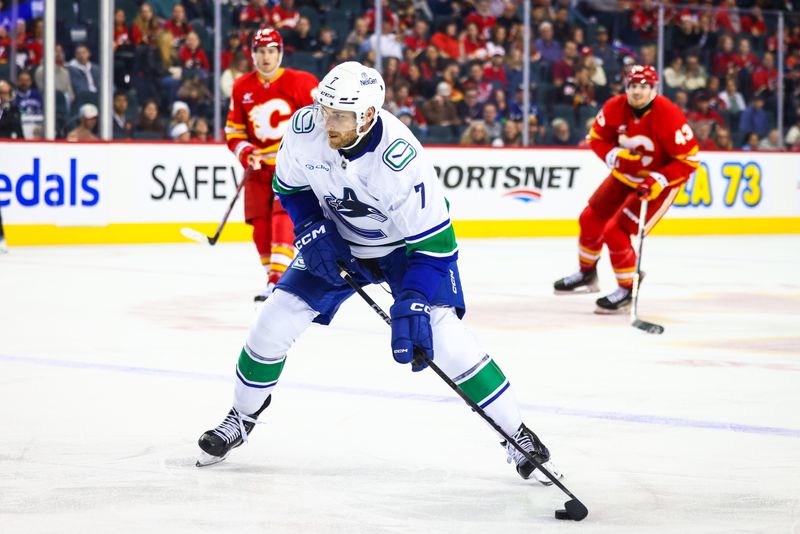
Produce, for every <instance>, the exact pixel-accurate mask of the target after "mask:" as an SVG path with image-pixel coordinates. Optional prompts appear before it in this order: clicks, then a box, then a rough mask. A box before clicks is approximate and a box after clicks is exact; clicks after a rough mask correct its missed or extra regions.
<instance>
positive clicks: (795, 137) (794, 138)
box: [784, 111, 800, 150]
mask: <svg viewBox="0 0 800 534" xmlns="http://www.w3.org/2000/svg"><path fill="white" fill-rule="evenodd" d="M784 142H785V143H786V146H787V147H790V148H791V149H792V150H794V149H795V148H794V147H795V145H797V144H798V143H800V113H798V112H797V111H795V122H794V124H792V126H791V127H790V128H789V131H787V132H786V137H784Z"/></svg>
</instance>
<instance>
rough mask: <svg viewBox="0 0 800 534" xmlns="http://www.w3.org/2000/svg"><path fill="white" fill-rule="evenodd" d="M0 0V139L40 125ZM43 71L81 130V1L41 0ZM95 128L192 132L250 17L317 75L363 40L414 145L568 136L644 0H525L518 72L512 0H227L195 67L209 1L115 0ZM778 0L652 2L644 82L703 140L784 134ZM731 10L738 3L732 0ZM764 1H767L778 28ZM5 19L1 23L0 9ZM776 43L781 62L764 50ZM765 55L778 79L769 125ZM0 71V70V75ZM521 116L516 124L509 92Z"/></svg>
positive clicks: (89, 109)
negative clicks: (216, 66) (47, 34)
mask: <svg viewBox="0 0 800 534" xmlns="http://www.w3.org/2000/svg"><path fill="white" fill-rule="evenodd" d="M4 3H5V4H8V2H7V1H5V2H4V0H0V106H1V107H2V109H3V111H2V115H0V137H14V136H16V137H22V135H23V134H22V133H21V132H22V128H21V126H20V124H22V125H24V124H32V125H33V127H32V128H29V129H28V130H27V131H26V132H25V136H26V137H28V138H37V137H40V136H41V128H40V127H37V126H36V125H37V124H40V122H38V123H37V118H39V121H40V119H41V115H42V95H41V92H40V90H39V89H38V88H41V87H42V78H43V75H42V74H43V73H42V67H41V61H42V56H43V31H44V30H43V28H44V25H43V22H42V19H41V18H40V17H32V18H29V19H27V20H20V21H19V24H18V26H17V28H16V30H17V31H16V35H17V58H16V59H17V64H18V67H19V69H18V70H17V77H16V79H15V80H8V77H7V73H8V72H9V69H8V62H9V61H10V60H11V58H9V57H8V51H9V40H10V32H9V28H8V27H7V26H8V18H7V17H6V18H5V19H4V18H3V16H4V14H5V13H6V12H7V9H6V10H5V11H4V7H3V4H4ZM57 4H58V6H59V7H58V10H59V13H58V14H57V30H58V31H57V41H58V44H57V45H56V48H55V50H54V53H55V61H56V72H55V85H56V89H57V98H56V108H57V109H56V116H57V122H58V124H57V126H58V128H57V129H58V135H59V137H61V138H66V139H70V140H85V139H94V138H96V136H97V116H98V111H99V112H102V110H98V108H99V107H100V106H99V104H98V99H97V95H98V89H99V85H100V83H99V82H100V80H99V77H100V70H99V68H98V66H97V63H96V61H95V58H96V56H97V55H98V54H97V35H98V31H97V24H98V23H97V19H98V16H99V13H98V5H99V0H94V1H92V0H81V1H78V0H76V1H71V0H63V1H62V0H59V2H58V3H57ZM116 6H117V8H116V12H115V14H114V68H113V71H114V90H115V94H114V103H113V126H114V137H115V138H117V139H172V140H175V141H192V140H195V141H197V140H199V141H206V140H211V139H213V133H211V134H210V133H209V129H210V122H211V120H212V118H213V114H214V105H215V103H214V101H213V87H214V83H217V82H218V83H219V84H220V91H221V94H222V97H223V100H224V101H223V102H220V103H218V105H219V106H220V109H221V111H222V113H223V117H224V114H225V111H226V110H227V104H228V101H227V99H228V98H230V94H231V89H232V86H233V82H234V80H235V79H236V78H237V77H239V76H241V75H242V74H244V73H246V72H249V71H250V69H251V68H252V66H251V59H250V51H249V50H248V43H249V40H250V35H251V34H252V32H253V31H254V30H256V29H258V28H259V27H262V26H264V25H269V26H272V27H275V28H277V29H278V30H279V31H280V32H281V34H282V36H283V38H284V44H285V53H284V66H287V67H293V68H299V69H303V70H308V71H310V72H313V73H314V74H316V75H317V76H318V77H320V78H321V77H322V76H323V75H324V74H325V73H326V72H327V71H328V69H329V68H330V67H331V66H332V65H334V64H336V63H339V62H341V61H345V60H350V59H357V60H359V61H362V62H364V63H366V64H369V65H372V66H374V65H375V63H376V57H377V51H380V57H381V59H382V61H381V69H382V73H383V76H384V79H385V80H386V83H387V95H386V103H385V106H384V107H385V109H386V110H387V111H388V112H391V113H393V114H395V115H396V116H398V117H399V118H400V119H401V120H403V121H404V122H405V123H406V124H407V125H408V126H409V127H410V128H411V129H412V130H413V131H414V132H415V133H416V134H417V135H418V136H419V138H420V139H421V140H422V141H423V142H425V143H429V144H463V145H486V146H521V145H522V139H523V130H526V131H527V132H528V136H529V139H530V144H531V145H548V146H575V145H579V144H581V143H582V142H583V139H584V137H585V135H586V132H587V131H588V127H589V125H590V124H591V121H592V120H593V118H594V116H595V115H596V113H597V111H598V109H599V107H601V106H602V104H603V102H604V101H605V100H606V99H607V98H609V97H610V96H613V95H616V94H620V93H622V92H624V83H623V80H624V73H625V69H626V67H627V66H628V65H631V64H634V63H649V64H654V65H655V64H656V57H657V50H656V39H657V29H658V24H659V22H658V9H657V5H656V4H655V3H654V2H652V0H641V1H618V2H616V5H613V3H608V2H599V1H580V2H577V3H575V2H572V1H571V0H534V1H533V2H532V6H531V18H532V24H531V31H532V42H531V43H530V52H531V55H530V58H529V60H530V66H531V68H530V72H531V83H530V86H529V87H526V86H525V85H524V84H523V64H524V62H525V60H526V58H524V57H523V50H524V47H523V44H524V43H523V28H522V2H521V0H382V14H383V16H382V20H381V21H380V28H381V34H380V37H378V36H377V34H376V33H375V27H376V24H377V23H378V22H377V21H376V12H375V9H374V5H373V3H372V2H370V1H362V0H227V1H226V2H224V3H223V5H222V8H223V9H222V13H223V20H222V22H223V35H224V37H225V38H224V39H223V52H222V54H221V56H220V57H219V61H220V69H221V72H222V76H221V79H220V80H218V81H217V80H214V79H213V70H212V66H213V62H214V61H215V60H216V58H214V57H213V53H212V50H213V11H214V10H213V2H212V1H211V0H152V1H149V2H148V1H142V0H117V2H116ZM793 7H794V6H792V4H791V2H785V3H784V2H779V1H777V0H749V1H743V2H742V1H740V2H736V1H735V0H694V1H693V2H690V3H689V4H688V5H677V4H673V5H670V6H669V7H668V8H667V9H665V12H664V29H665V32H664V36H665V41H664V57H665V67H666V68H665V69H664V71H663V72H662V73H661V83H662V86H661V92H662V93H663V94H665V95H666V96H668V97H669V98H670V99H672V100H673V101H675V102H676V103H677V104H678V105H679V106H680V107H681V108H682V109H683V110H684V112H685V113H686V115H687V117H688V118H689V121H690V123H691V125H692V127H693V129H694V132H695V134H696V135H697V137H698V140H699V141H700V145H701V148H705V149H714V148H717V149H732V148H744V149H758V150H777V149H779V147H780V145H781V140H782V139H783V141H784V143H785V145H786V147H787V148H789V149H795V150H800V19H798V18H797V17H795V16H794V13H796V12H797V10H796V9H794V10H793V9H792V8H793ZM737 8H745V9H748V11H746V12H745V11H740V10H739V9H737ZM773 10H785V12H786V17H785V26H784V34H783V35H781V36H779V35H778V31H777V20H778V19H777V17H776V16H775V15H774V12H773ZM765 11H766V12H768V13H769V15H765V14H764V12H765ZM4 20H5V24H4ZM781 45H782V46H783V49H784V53H785V63H784V65H778V64H777V50H778V47H779V46H781ZM778 69H782V70H783V72H784V78H785V98H784V102H783V104H784V117H783V118H784V125H785V126H784V131H783V132H780V131H778V130H777V120H776V118H777V109H778V102H777V94H778V93H777V81H778ZM4 73H5V76H4ZM526 91H528V94H529V97H530V98H529V105H530V108H529V110H528V112H529V118H528V123H527V124H523V122H522V120H523V116H524V114H523V106H524V96H525V92H526Z"/></svg>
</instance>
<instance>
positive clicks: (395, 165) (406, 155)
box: [383, 139, 417, 172]
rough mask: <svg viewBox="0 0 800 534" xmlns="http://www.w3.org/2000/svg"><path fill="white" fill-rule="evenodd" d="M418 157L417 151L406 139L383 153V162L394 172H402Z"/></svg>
mask: <svg viewBox="0 0 800 534" xmlns="http://www.w3.org/2000/svg"><path fill="white" fill-rule="evenodd" d="M415 157H417V149H415V148H414V147H413V146H411V143H409V142H408V141H406V140H404V139H397V140H395V141H393V142H392V144H391V145H389V148H387V149H386V151H385V152H384V153H383V162H384V163H385V164H386V165H388V166H389V168H390V169H392V170H393V171H395V172H397V171H402V170H403V169H405V168H406V166H407V165H408V164H409V163H410V162H411V160H412V159H414V158H415Z"/></svg>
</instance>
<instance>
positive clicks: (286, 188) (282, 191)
mask: <svg viewBox="0 0 800 534" xmlns="http://www.w3.org/2000/svg"><path fill="white" fill-rule="evenodd" d="M272 190H273V191H275V192H276V193H278V194H279V195H293V194H295V193H299V192H300V191H310V190H311V187H309V186H307V185H303V186H299V187H293V186H291V185H289V184H287V183H285V182H283V181H281V179H280V178H278V174H277V173H276V174H274V175H273V177H272Z"/></svg>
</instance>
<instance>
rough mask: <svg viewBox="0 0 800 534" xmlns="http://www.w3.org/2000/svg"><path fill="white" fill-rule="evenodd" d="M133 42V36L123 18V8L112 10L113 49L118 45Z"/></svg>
mask: <svg viewBox="0 0 800 534" xmlns="http://www.w3.org/2000/svg"><path fill="white" fill-rule="evenodd" d="M129 44H133V36H132V35H131V31H130V29H128V22H127V20H126V19H125V10H124V9H122V8H117V9H116V10H115V11H114V50H115V51H116V50H117V48H119V47H120V46H126V45H129Z"/></svg>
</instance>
